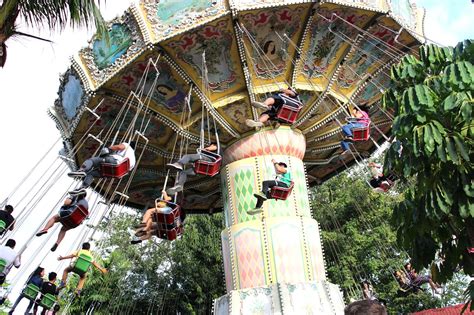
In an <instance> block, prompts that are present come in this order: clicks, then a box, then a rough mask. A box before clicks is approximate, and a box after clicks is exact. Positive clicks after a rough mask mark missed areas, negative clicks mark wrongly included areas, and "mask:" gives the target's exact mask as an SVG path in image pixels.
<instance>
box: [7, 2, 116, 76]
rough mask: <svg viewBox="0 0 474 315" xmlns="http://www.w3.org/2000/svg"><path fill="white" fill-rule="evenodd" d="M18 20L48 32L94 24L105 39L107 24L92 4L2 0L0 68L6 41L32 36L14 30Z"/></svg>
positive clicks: (94, 4)
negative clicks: (16, 36) (47, 29)
mask: <svg viewBox="0 0 474 315" xmlns="http://www.w3.org/2000/svg"><path fill="white" fill-rule="evenodd" d="M18 17H21V18H22V19H23V20H24V21H25V22H26V23H27V24H29V25H31V26H40V25H45V26H47V27H48V28H49V29H51V30H54V29H57V28H59V29H63V28H64V27H65V26H66V25H67V24H70V25H71V26H73V27H77V26H89V25H90V24H91V23H92V22H93V23H94V24H95V26H96V28H97V32H98V33H99V34H101V36H105V37H106V38H107V39H108V35H107V27H106V23H105V21H104V19H103V17H102V15H101V14H100V11H99V8H98V6H97V4H96V2H95V1H84V0H81V1H78V0H59V1H58V0H41V1H38V0H4V1H2V3H1V5H0V67H3V65H4V63H5V61H6V46H5V41H7V40H8V39H9V38H10V37H12V36H14V35H26V36H31V35H27V34H24V33H21V32H18V31H17V23H16V21H17V18H18ZM31 37H34V36H31Z"/></svg>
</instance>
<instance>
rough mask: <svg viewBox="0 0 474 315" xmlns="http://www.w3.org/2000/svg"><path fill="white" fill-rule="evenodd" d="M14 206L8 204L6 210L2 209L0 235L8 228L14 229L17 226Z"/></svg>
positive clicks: (0, 212)
mask: <svg viewBox="0 0 474 315" xmlns="http://www.w3.org/2000/svg"><path fill="white" fill-rule="evenodd" d="M12 212H13V206H11V205H6V206H5V209H4V210H0V235H3V234H5V232H6V231H7V230H10V231H13V229H14V228H15V218H14V217H13V216H12Z"/></svg>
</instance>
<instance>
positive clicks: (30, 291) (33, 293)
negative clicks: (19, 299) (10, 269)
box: [23, 283, 40, 300]
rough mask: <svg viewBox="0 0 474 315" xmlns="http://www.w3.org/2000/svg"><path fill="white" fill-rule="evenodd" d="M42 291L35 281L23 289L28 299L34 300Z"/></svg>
mask: <svg viewBox="0 0 474 315" xmlns="http://www.w3.org/2000/svg"><path fill="white" fill-rule="evenodd" d="M39 292H40V288H39V287H38V286H36V285H34V284H33V283H30V284H28V285H27V286H26V287H25V288H24V289H23V295H24V296H25V297H26V298H27V299H28V300H34V299H36V297H37V296H38V293H39Z"/></svg>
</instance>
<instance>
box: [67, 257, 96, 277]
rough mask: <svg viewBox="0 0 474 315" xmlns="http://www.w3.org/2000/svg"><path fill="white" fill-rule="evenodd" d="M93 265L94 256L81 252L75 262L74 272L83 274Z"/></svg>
mask: <svg viewBox="0 0 474 315" xmlns="http://www.w3.org/2000/svg"><path fill="white" fill-rule="evenodd" d="M91 265H92V257H90V256H88V255H86V254H80V255H79V257H77V260H76V263H75V264H74V268H73V270H72V272H74V273H75V274H78V275H79V276H82V275H83V274H85V273H86V272H87V270H89V267H90V266H91Z"/></svg>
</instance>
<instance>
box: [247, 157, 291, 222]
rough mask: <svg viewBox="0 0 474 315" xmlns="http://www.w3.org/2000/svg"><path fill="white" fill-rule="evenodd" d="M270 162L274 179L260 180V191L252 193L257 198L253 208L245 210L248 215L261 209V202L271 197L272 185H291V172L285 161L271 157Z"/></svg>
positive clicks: (286, 186)
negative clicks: (273, 171) (278, 160)
mask: <svg viewBox="0 0 474 315" xmlns="http://www.w3.org/2000/svg"><path fill="white" fill-rule="evenodd" d="M272 163H273V166H274V167H275V173H276V178H275V179H274V180H264V181H263V182H262V191H261V192H258V193H255V194H254V196H255V197H256V198H257V204H256V205H255V208H254V209H251V210H248V211H247V213H248V214H250V215H254V214H257V213H260V212H262V211H263V208H262V206H263V202H264V201H265V200H267V199H269V198H271V195H270V192H271V188H272V187H275V186H279V187H285V188H288V187H290V185H291V173H290V171H288V166H287V165H286V163H283V162H277V161H275V159H272Z"/></svg>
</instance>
